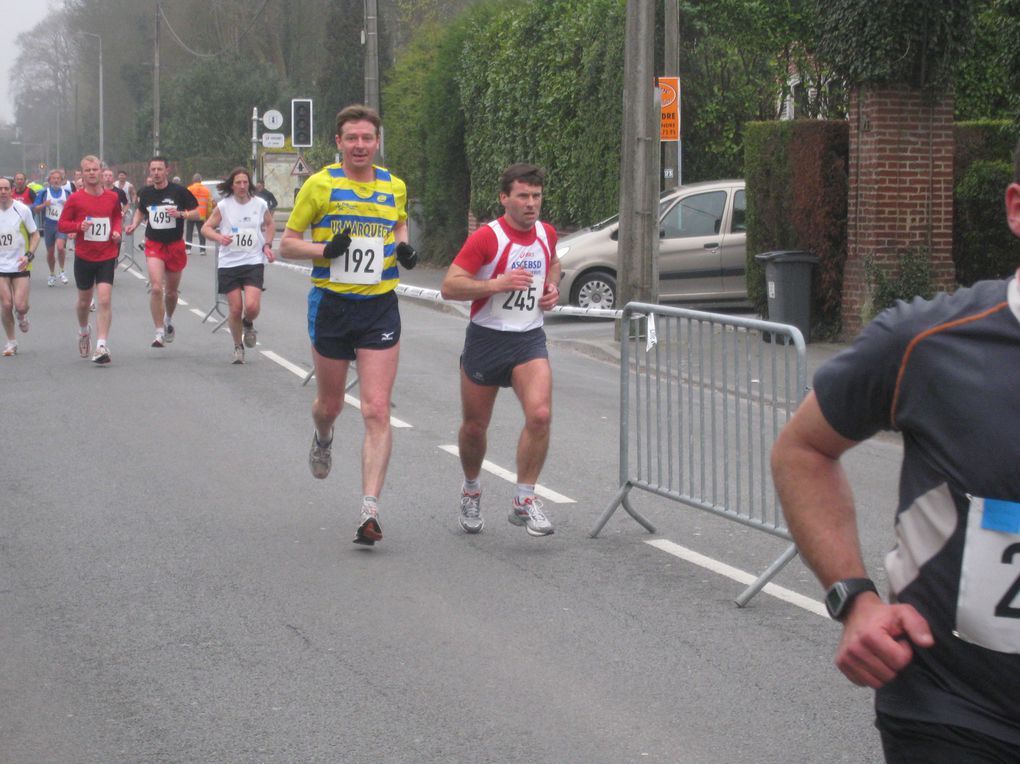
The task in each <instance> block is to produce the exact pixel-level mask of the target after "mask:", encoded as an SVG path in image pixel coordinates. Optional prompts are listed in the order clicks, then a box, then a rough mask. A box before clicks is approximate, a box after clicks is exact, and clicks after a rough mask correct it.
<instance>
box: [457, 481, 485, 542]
mask: <svg viewBox="0 0 1020 764" xmlns="http://www.w3.org/2000/svg"><path fill="white" fill-rule="evenodd" d="M460 527H461V528H463V529H464V532H465V533H481V532H482V528H483V527H485V521H484V520H483V519H482V494H481V492H479V493H468V492H467V491H464V490H461V492H460Z"/></svg>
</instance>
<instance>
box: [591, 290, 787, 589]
mask: <svg viewBox="0 0 1020 764" xmlns="http://www.w3.org/2000/svg"><path fill="white" fill-rule="evenodd" d="M620 331H621V338H622V339H621V348H620V350H621V355H620V473H619V480H620V483H619V485H620V490H619V492H618V493H617V494H616V496H615V497H614V498H613V500H612V502H611V503H610V505H609V507H608V508H607V509H606V510H605V512H604V513H603V515H602V517H601V518H599V520H598V522H597V523H596V524H595V526H594V527H593V528H592V530H591V533H590V535H591V537H592V538H594V537H596V536H597V535H598V534H599V532H600V531H601V530H602V528H603V527H604V526H605V524H606V523H607V522H608V521H609V518H610V517H611V516H612V515H613V513H614V512H615V511H616V509H617V508H618V507H620V506H622V507H623V508H624V509H625V510H626V511H627V512H628V513H629V514H630V515H631V517H633V518H634V519H635V520H636V521H637V522H638V523H640V524H641V525H642V526H644V527H645V528H646V529H647V530H648V532H649V533H655V528H654V526H653V525H652V524H651V523H650V522H649V521H648V520H647V519H646V518H644V517H643V516H642V515H641V514H640V513H638V512H637V511H636V510H635V509H634V507H633V506H632V504H631V502H630V498H629V497H630V492H631V490H632V489H634V488H639V489H641V490H644V491H648V492H650V493H652V494H655V495H657V496H662V497H665V498H668V499H672V500H673V501H676V502H679V503H681V504H685V505H687V506H689V507H692V508H694V509H700V510H704V511H706V512H710V513H712V514H715V515H718V516H720V517H725V518H728V519H730V520H734V521H736V522H739V523H742V524H743V525H746V526H750V527H751V528H756V529H758V530H761V531H764V532H765V533H769V534H771V535H773V536H777V537H779V538H782V539H786V540H788V541H790V540H791V536H790V532H789V530H788V529H787V528H786V525H785V521H784V519H783V515H782V509H781V507H780V505H779V500H778V498H777V496H776V493H775V489H774V487H773V485H772V476H771V473H770V471H769V454H770V452H771V450H772V444H773V442H774V441H775V438H776V436H777V435H778V433H779V430H780V429H781V428H782V426H783V425H784V424H785V423H786V421H787V420H788V419H789V418H790V417H791V416H792V415H793V412H794V410H795V409H796V407H797V405H798V404H799V403H800V401H801V399H802V398H803V397H804V395H805V394H806V392H807V365H806V360H805V347H804V338H803V336H802V335H801V333H800V330H799V329H797V328H796V327H794V326H788V325H786V324H777V323H773V322H770V321H761V320H758V319H752V318H742V317H736V316H727V315H719V314H714V313H704V312H700V311H695V310H687V309H683V308H669V307H664V306H661V305H650V304H646V303H630V304H628V305H627V306H626V308H625V309H624V311H623V319H622V324H621V328H620ZM796 554H797V549H796V547H795V546H794V545H793V544H792V543H791V545H790V546H789V547H788V548H787V549H786V550H785V551H784V552H783V554H782V555H781V556H780V557H779V558H778V559H777V560H776V561H775V562H773V563H772V565H770V566H769V568H768V569H767V570H766V571H765V572H764V573H762V574H761V576H759V578H758V579H757V580H756V581H754V582H753V583H752V584H751V585H750V586H749V587H748V588H747V589H746V590H745V591H744V592H743V593H742V594H741V595H740V596H739V597H738V598H737V600H736V602H737V604H738V605H739V606H741V607H743V606H744V605H746V604H747V603H748V602H749V601H750V600H751V598H752V597H753V596H754V595H755V594H757V593H758V591H760V590H761V588H762V587H763V586H765V584H766V583H768V581H769V580H770V579H771V578H772V577H773V576H775V575H776V574H777V573H778V572H779V571H780V570H782V568H783V566H785V565H786V563H788V562H789V561H790V560H791V559H793V558H794V557H795V556H796Z"/></svg>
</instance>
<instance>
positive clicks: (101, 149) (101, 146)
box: [82, 32, 106, 166]
mask: <svg viewBox="0 0 1020 764" xmlns="http://www.w3.org/2000/svg"><path fill="white" fill-rule="evenodd" d="M82 34H84V35H88V36H89V37H95V38H96V39H97V40H99V164H100V166H101V165H102V164H103V161H104V159H105V156H106V155H105V151H104V149H105V145H104V141H103V138H104V136H103V38H102V37H101V36H100V35H98V34H96V33H95V32H82Z"/></svg>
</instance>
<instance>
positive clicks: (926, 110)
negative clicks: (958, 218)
mask: <svg viewBox="0 0 1020 764" xmlns="http://www.w3.org/2000/svg"><path fill="white" fill-rule="evenodd" d="M848 206H849V209H848V225H847V234H848V241H847V262H846V269H845V272H844V276H843V333H844V335H845V336H847V337H852V336H853V335H855V334H856V333H857V332H858V331H860V329H861V326H862V325H863V324H864V322H865V321H866V320H867V318H868V316H869V314H870V310H871V304H870V288H869V284H868V281H867V277H866V275H865V269H864V261H865V259H866V258H869V257H870V258H871V259H872V260H873V261H874V262H875V264H876V265H877V266H878V267H881V268H884V269H886V270H888V272H889V273H890V274H895V273H896V271H897V269H898V261H899V257H900V255H901V253H902V252H903V250H905V249H914V248H923V249H925V250H927V251H928V252H929V253H930V256H931V262H932V272H933V275H934V279H935V286H936V288H937V289H951V288H952V287H953V284H954V272H953V259H952V248H953V227H952V226H953V97H952V95H951V94H937V95H935V96H934V97H932V98H929V97H926V96H925V95H924V94H923V93H922V92H921V91H918V90H914V89H912V88H909V87H906V86H886V87H865V88H860V89H858V90H855V91H854V92H853V93H852V94H851V99H850V198H849V205H848Z"/></svg>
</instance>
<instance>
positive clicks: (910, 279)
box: [864, 247, 935, 320]
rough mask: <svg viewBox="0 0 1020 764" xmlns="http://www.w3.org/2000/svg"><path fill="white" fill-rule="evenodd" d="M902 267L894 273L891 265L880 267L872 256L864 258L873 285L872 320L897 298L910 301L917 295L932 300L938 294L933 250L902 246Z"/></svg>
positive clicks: (900, 254)
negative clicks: (932, 259) (933, 267)
mask: <svg viewBox="0 0 1020 764" xmlns="http://www.w3.org/2000/svg"><path fill="white" fill-rule="evenodd" d="M897 259H898V260H899V268H897V270H896V272H895V274H894V275H890V274H889V269H888V268H882V267H879V265H878V264H877V263H876V262H875V261H874V260H873V259H871V258H866V259H865V260H864V274H865V277H866V278H867V279H868V283H869V284H870V285H871V311H870V315H869V318H868V320H871V319H872V318H874V317H875V316H877V315H878V314H879V313H881V312H882V311H883V310H885V309H886V308H889V307H891V306H892V305H893V303H895V302H896V301H897V300H904V301H910V300H912V299H913V298H914V297H922V298H924V299H925V300H930V299H931V298H932V297H934V296H935V282H934V279H933V276H932V269H931V253H930V252H929V251H928V250H927V249H926V248H925V247H911V248H909V249H901V250H900V251H899V252H898V253H897Z"/></svg>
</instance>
